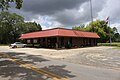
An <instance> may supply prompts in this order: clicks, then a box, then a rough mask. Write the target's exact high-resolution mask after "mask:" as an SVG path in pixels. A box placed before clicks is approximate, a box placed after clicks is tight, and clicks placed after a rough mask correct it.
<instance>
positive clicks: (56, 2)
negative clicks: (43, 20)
mask: <svg viewBox="0 0 120 80" xmlns="http://www.w3.org/2000/svg"><path fill="white" fill-rule="evenodd" d="M85 1H88V0H34V1H33V0H24V4H23V10H24V11H30V12H33V13H37V14H40V15H50V14H54V13H56V12H58V11H63V10H65V9H73V8H78V7H79V5H80V4H82V3H84V2H85Z"/></svg>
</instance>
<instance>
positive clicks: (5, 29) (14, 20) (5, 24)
mask: <svg viewBox="0 0 120 80" xmlns="http://www.w3.org/2000/svg"><path fill="white" fill-rule="evenodd" d="M40 30H42V28H41V26H40V24H37V23H35V22H27V23H26V22H24V18H23V17H21V16H20V15H17V14H16V13H13V14H10V13H9V12H1V13H0V44H6V43H12V42H15V41H18V38H19V37H20V36H21V35H22V34H24V33H28V32H33V31H40Z"/></svg>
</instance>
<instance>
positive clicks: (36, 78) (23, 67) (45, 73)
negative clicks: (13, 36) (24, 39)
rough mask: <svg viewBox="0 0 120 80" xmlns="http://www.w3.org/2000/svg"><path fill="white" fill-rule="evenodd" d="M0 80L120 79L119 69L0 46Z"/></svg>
mask: <svg viewBox="0 0 120 80" xmlns="http://www.w3.org/2000/svg"><path fill="white" fill-rule="evenodd" d="M33 54H34V53H33ZM0 80H120V71H118V70H112V69H105V68H96V67H90V66H84V65H79V64H74V63H68V62H65V61H64V62H63V61H60V60H54V59H51V58H47V57H43V56H41V55H30V54H27V53H20V52H13V51H11V50H10V49H4V48H0Z"/></svg>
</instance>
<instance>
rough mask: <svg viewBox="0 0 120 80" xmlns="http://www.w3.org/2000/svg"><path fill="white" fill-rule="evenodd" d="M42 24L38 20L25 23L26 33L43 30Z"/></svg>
mask: <svg viewBox="0 0 120 80" xmlns="http://www.w3.org/2000/svg"><path fill="white" fill-rule="evenodd" d="M41 30H42V28H41V25H40V24H37V23H36V22H26V23H24V33H29V32H35V31H41Z"/></svg>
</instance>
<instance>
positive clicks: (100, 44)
mask: <svg viewBox="0 0 120 80" xmlns="http://www.w3.org/2000/svg"><path fill="white" fill-rule="evenodd" d="M98 46H115V47H119V48H120V42H113V43H98Z"/></svg>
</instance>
